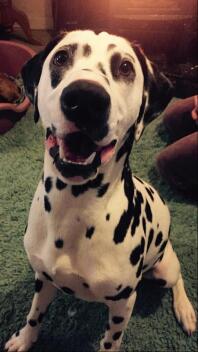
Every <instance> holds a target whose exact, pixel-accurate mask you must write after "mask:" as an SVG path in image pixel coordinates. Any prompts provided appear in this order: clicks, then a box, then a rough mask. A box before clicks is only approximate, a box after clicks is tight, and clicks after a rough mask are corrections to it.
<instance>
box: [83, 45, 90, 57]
mask: <svg viewBox="0 0 198 352" xmlns="http://www.w3.org/2000/svg"><path fill="white" fill-rule="evenodd" d="M90 55H91V47H90V45H89V44H85V45H83V56H85V57H88V56H90Z"/></svg>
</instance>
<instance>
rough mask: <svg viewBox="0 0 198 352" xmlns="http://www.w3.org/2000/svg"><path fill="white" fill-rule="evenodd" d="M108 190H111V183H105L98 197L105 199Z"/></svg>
mask: <svg viewBox="0 0 198 352" xmlns="http://www.w3.org/2000/svg"><path fill="white" fill-rule="evenodd" d="M108 188H109V183H105V184H104V185H102V186H101V187H100V188H99V190H98V194H97V196H98V197H103V196H104V194H105V193H106V192H107V190H108Z"/></svg>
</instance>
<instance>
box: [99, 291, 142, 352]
mask: <svg viewBox="0 0 198 352" xmlns="http://www.w3.org/2000/svg"><path fill="white" fill-rule="evenodd" d="M136 296H137V294H136V292H134V293H133V294H132V295H131V296H130V298H128V299H126V300H125V299H121V300H119V301H114V302H111V303H110V302H108V307H109V322H108V324H107V329H106V332H105V336H104V338H103V339H102V341H101V343H100V352H103V351H119V349H120V345H121V342H122V336H123V333H124V330H125V328H126V327H127V324H128V321H129V319H130V317H131V313H132V311H133V307H134V304H135V300H136Z"/></svg>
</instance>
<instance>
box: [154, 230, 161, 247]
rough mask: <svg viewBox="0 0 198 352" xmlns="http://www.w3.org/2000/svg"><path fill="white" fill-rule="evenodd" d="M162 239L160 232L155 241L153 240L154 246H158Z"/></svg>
mask: <svg viewBox="0 0 198 352" xmlns="http://www.w3.org/2000/svg"><path fill="white" fill-rule="evenodd" d="M162 239H163V234H162V232H161V231H160V232H159V233H158V234H157V237H156V240H155V245H156V247H157V246H159V245H160V243H161V242H162Z"/></svg>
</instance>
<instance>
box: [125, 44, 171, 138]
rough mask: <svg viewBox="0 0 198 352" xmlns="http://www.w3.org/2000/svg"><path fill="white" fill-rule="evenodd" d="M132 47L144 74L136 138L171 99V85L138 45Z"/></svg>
mask: <svg viewBox="0 0 198 352" xmlns="http://www.w3.org/2000/svg"><path fill="white" fill-rule="evenodd" d="M132 47H133V50H134V51H135V54H136V56H137V58H138V60H139V62H140V65H141V68H142V72H143V76H144V90H143V95H142V104H141V107H140V112H139V116H138V118H137V121H136V134H135V138H136V140H138V139H139V138H140V136H141V134H142V132H143V130H144V127H145V125H147V124H148V123H149V122H151V121H152V120H153V119H154V118H156V117H157V116H158V115H159V114H160V113H161V112H162V111H163V110H164V109H165V107H166V106H167V105H168V103H169V102H170V100H171V99H172V97H173V85H172V83H171V82H170V81H169V80H168V78H167V77H166V76H165V75H164V74H163V73H161V72H160V71H159V70H158V68H157V66H156V65H154V64H153V63H151V62H150V61H149V60H148V59H147V58H146V56H145V54H144V52H143V50H142V49H141V47H140V46H139V45H137V44H135V45H132Z"/></svg>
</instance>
